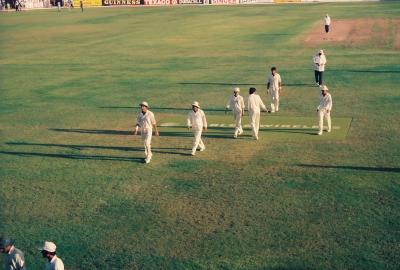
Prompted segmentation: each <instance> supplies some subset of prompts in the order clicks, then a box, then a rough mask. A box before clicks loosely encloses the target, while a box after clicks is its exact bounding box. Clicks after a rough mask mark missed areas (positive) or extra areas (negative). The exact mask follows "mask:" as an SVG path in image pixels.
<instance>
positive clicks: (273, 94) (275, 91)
mask: <svg viewBox="0 0 400 270" xmlns="http://www.w3.org/2000/svg"><path fill="white" fill-rule="evenodd" d="M281 90H282V80H281V75H279V74H278V72H277V70H276V67H272V68H271V75H269V77H268V79H267V94H269V96H270V98H271V112H272V113H274V112H277V111H279V96H280V94H281Z"/></svg>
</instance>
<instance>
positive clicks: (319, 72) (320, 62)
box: [313, 50, 326, 86]
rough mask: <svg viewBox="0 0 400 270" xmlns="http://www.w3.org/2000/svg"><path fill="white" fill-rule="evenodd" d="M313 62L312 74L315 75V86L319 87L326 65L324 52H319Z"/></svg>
mask: <svg viewBox="0 0 400 270" xmlns="http://www.w3.org/2000/svg"><path fill="white" fill-rule="evenodd" d="M313 62H314V73H315V84H316V85H317V86H321V85H322V83H323V75H324V71H325V65H326V56H325V54H324V50H319V51H318V53H317V54H316V55H314V57H313Z"/></svg>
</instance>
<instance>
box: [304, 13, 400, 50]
mask: <svg viewBox="0 0 400 270" xmlns="http://www.w3.org/2000/svg"><path fill="white" fill-rule="evenodd" d="M393 33H395V36H394V37H393ZM391 40H394V43H395V44H394V45H395V47H396V48H397V49H400V20H391V19H351V20H332V25H331V30H330V32H329V33H328V34H326V33H325V31H324V27H323V23H322V21H321V22H320V21H319V22H318V23H315V25H314V26H313V28H312V30H311V31H310V32H309V33H308V34H307V35H306V37H305V38H304V44H305V45H306V46H307V47H315V46H316V45H323V44H327V43H332V42H333V43H338V44H343V45H347V46H360V45H363V44H367V43H370V42H374V43H376V45H378V46H381V45H382V46H384V45H385V44H387V42H391Z"/></svg>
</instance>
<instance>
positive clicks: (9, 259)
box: [0, 238, 26, 270]
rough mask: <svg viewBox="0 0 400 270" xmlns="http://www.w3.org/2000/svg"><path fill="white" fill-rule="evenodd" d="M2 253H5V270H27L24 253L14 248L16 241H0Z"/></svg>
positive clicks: (6, 239)
mask: <svg viewBox="0 0 400 270" xmlns="http://www.w3.org/2000/svg"><path fill="white" fill-rule="evenodd" d="M0 252H1V253H4V269H5V270H25V269H26V268H25V258H24V253H22V251H21V250H19V249H17V248H16V247H15V246H14V241H13V240H11V239H8V238H1V239H0Z"/></svg>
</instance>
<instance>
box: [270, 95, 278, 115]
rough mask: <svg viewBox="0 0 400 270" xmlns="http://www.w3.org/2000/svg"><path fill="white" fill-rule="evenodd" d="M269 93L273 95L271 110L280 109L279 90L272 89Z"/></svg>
mask: <svg viewBox="0 0 400 270" xmlns="http://www.w3.org/2000/svg"><path fill="white" fill-rule="evenodd" d="M269 95H270V97H271V112H277V111H279V92H278V91H274V90H270V91H269Z"/></svg>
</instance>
